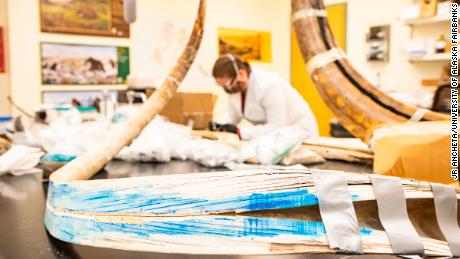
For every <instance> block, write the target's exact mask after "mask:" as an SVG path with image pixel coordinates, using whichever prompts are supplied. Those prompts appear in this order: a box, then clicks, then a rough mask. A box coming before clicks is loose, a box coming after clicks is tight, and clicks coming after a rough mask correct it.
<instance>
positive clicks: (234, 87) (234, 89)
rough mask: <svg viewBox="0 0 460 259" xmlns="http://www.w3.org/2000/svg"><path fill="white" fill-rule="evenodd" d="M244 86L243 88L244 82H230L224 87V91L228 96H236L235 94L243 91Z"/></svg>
mask: <svg viewBox="0 0 460 259" xmlns="http://www.w3.org/2000/svg"><path fill="white" fill-rule="evenodd" d="M232 82H233V84H232ZM244 86H245V83H244V82H241V81H236V80H232V81H230V82H229V84H227V85H225V86H224V90H225V92H226V93H228V94H236V93H239V92H242V91H243V89H244Z"/></svg>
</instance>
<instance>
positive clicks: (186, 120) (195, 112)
mask: <svg viewBox="0 0 460 259" xmlns="http://www.w3.org/2000/svg"><path fill="white" fill-rule="evenodd" d="M152 93H153V91H149V92H148V93H147V95H150V94H152ZM216 101H217V96H216V95H214V94H211V93H187V92H177V93H176V94H175V95H174V96H173V98H172V99H171V101H170V102H169V103H168V105H166V107H165V108H164V109H163V111H161V113H160V115H162V116H165V117H167V118H168V119H169V121H171V122H174V123H179V124H183V125H192V127H193V129H207V128H208V123H209V121H211V120H212V118H213V112H214V106H215V104H216Z"/></svg>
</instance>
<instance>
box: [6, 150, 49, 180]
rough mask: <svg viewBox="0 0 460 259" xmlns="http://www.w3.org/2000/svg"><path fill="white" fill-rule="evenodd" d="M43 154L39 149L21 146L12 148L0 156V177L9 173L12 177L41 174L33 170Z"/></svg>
mask: <svg viewBox="0 0 460 259" xmlns="http://www.w3.org/2000/svg"><path fill="white" fill-rule="evenodd" d="M44 154H45V153H44V152H43V151H42V150H41V149H39V148H33V147H28V146H23V145H13V147H12V148H11V149H10V150H8V151H7V152H6V153H4V154H3V155H2V156H0V175H4V174H7V173H10V174H12V175H24V174H31V173H38V172H41V170H40V169H37V168H34V167H35V166H36V165H37V164H38V163H39V162H40V158H41V157H42V156H43V155H44Z"/></svg>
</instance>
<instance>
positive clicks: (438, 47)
mask: <svg viewBox="0 0 460 259" xmlns="http://www.w3.org/2000/svg"><path fill="white" fill-rule="evenodd" d="M446 46H447V40H446V38H445V37H444V34H441V35H440V36H439V38H438V39H437V40H436V44H435V52H436V53H444V52H445V50H446Z"/></svg>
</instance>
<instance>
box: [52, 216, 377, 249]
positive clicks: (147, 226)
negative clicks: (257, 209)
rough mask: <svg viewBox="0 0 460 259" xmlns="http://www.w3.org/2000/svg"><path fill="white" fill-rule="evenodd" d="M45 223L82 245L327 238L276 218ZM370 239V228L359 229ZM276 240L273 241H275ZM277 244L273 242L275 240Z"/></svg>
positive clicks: (63, 219) (311, 226)
mask: <svg viewBox="0 0 460 259" xmlns="http://www.w3.org/2000/svg"><path fill="white" fill-rule="evenodd" d="M45 224H46V227H47V229H48V230H49V231H50V232H51V233H52V234H53V235H54V236H55V237H57V238H59V239H62V240H65V241H68V242H73V243H82V241H83V240H86V241H87V240H92V242H94V241H96V240H99V241H101V240H102V241H103V240H104V238H105V237H107V236H106V235H113V234H115V235H117V236H118V235H120V234H121V235H127V236H132V237H137V238H142V239H149V238H151V237H152V235H167V236H177V235H181V236H210V237H219V238H244V239H247V238H249V239H250V240H255V239H258V238H266V237H270V238H274V237H276V236H279V235H283V236H284V235H289V236H297V238H299V239H307V240H313V241H314V240H319V239H324V238H326V230H325V228H324V225H323V223H321V222H311V221H297V220H289V219H275V218H255V217H244V216H235V217H224V216H222V217H199V218H191V219H190V218H189V219H184V220H151V219H144V220H143V221H142V223H141V224H128V223H114V222H96V221H94V220H93V219H91V218H83V217H78V216H77V217H73V216H71V215H70V216H68V215H55V214H53V212H52V211H49V210H48V211H47V213H46V218H45ZM360 233H361V235H365V236H369V235H371V234H372V230H371V229H365V228H361V229H360ZM275 240H276V239H275ZM275 242H276V241H275Z"/></svg>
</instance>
